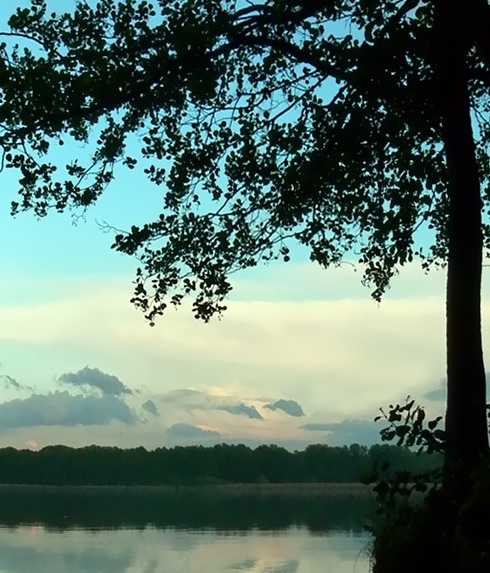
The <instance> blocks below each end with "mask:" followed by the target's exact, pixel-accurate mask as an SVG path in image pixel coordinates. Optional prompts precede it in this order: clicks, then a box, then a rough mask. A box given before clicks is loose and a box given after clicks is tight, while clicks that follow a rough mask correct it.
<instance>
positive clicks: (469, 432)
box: [434, 0, 488, 486]
mask: <svg viewBox="0 0 490 573" xmlns="http://www.w3.org/2000/svg"><path fill="white" fill-rule="evenodd" d="M470 10H471V5H470V3H468V2H467V1H464V0H459V1H453V2H449V1H447V0H438V1H437V2H436V3H435V23H434V26H435V38H436V42H437V52H436V54H437V76H436V81H437V86H438V89H437V90H436V97H437V98H438V100H439V101H438V102H437V103H438V105H439V106H440V109H441V111H442V117H441V120H442V135H443V140H444V147H445V154H446V164H447V172H448V200H449V207H448V220H447V238H448V249H449V251H448V268H447V291H446V296H447V299H446V343H447V389H448V393H447V409H446V435H447V450H446V458H445V480H446V482H451V483H452V484H453V485H457V484H459V485H461V486H462V485H463V483H466V484H468V480H467V478H468V477H469V476H470V475H471V472H472V470H474V469H476V468H477V467H478V466H479V464H480V463H481V460H482V458H483V457H485V456H487V455H488V435H487V425H486V392H485V386H486V383H485V367H484V362H483V349H482V337H481V308H480V306H481V272H482V248H483V247H482V222H481V209H482V201H481V196H480V181H479V172H478V164H477V160H476V154H475V142H474V137H473V131H472V124H471V114H470V97H469V91H468V69H467V56H468V50H469V48H470V45H471V30H470V26H469V18H468V22H467V23H466V22H465V14H466V15H467V14H468V13H469V12H470Z"/></svg>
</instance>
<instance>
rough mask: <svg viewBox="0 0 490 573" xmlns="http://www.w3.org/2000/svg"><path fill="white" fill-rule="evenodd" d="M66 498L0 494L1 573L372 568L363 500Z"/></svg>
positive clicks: (307, 572) (293, 572)
mask: <svg viewBox="0 0 490 573" xmlns="http://www.w3.org/2000/svg"><path fill="white" fill-rule="evenodd" d="M63 495H64V494H58V495H54V494H52V495H48V496H46V495H44V494H43V495H41V494H39V495H37V496H34V497H33V496H32V495H31V496H30V498H29V503H28V505H24V506H23V507H20V505H18V507H19V511H18V516H19V520H18V522H17V523H15V520H14V515H13V514H12V512H10V513H9V512H8V511H7V512H4V511H3V509H5V507H7V508H8V507H9V505H8V504H6V505H2V501H4V500H2V499H1V497H2V496H1V495H0V573H38V572H40V573H41V572H42V573H89V572H90V573H160V572H162V573H225V572H229V573H233V572H235V573H237V572H243V573H247V572H250V573H320V572H322V573H330V572H331V573H368V571H369V561H368V554H367V551H366V548H367V546H368V543H369V538H368V536H367V534H366V533H365V531H364V530H363V528H362V521H363V520H364V518H365V517H366V505H365V500H360V499H355V498H345V499H339V498H338V497H337V498H332V499H330V498H328V497H319V498H314V499H309V498H305V497H304V496H303V497H302V498H300V499H295V498H294V496H287V497H284V498H283V497H280V496H258V497H257V496H238V497H237V496H231V497H227V496H208V495H206V496H202V495H199V496H197V495H188V494H179V495H175V494H174V495H169V496H163V497H162V496H159V497H158V499H156V498H155V496H154V495H153V503H152V504H151V505H150V499H151V497H152V496H149V498H148V499H147V498H146V497H145V496H141V495H139V496H133V497H131V496H127V495H119V496H114V495H105V494H104V495H102V496H101V495H97V496H93V495H90V496H83V495H78V494H77V495H72V494H70V495H67V496H66V497H65V498H64V499H63ZM9 497H10V500H11V501H10V503H11V504H12V498H13V497H15V496H13V495H10V496H9ZM28 497H29V496H28ZM24 498H25V496H24ZM17 501H18V502H19V500H17ZM97 507H98V508H99V510H97V509H96V508H97ZM150 508H153V509H150ZM177 508H179V509H177ZM211 509H212V511H211V512H210V510H211ZM26 510H28V511H27V513H26ZM70 512H71V513H70ZM179 512H181V513H179ZM237 512H241V515H239V514H237ZM123 516H124V520H123V521H124V522H123V521H122V517H123ZM101 520H105V523H103V524H101V523H100V522H101Z"/></svg>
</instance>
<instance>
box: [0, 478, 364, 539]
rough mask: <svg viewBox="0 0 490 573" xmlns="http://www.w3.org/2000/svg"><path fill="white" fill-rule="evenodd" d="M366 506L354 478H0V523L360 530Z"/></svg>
mask: <svg viewBox="0 0 490 573" xmlns="http://www.w3.org/2000/svg"><path fill="white" fill-rule="evenodd" d="M372 510H373V501H372V498H371V495H370V492H369V489H367V488H365V487H363V486H359V485H357V484H277V485H276V484H261V485H250V484H243V485H242V484H230V485H228V486H196V487H180V488H179V487H152V486H128V487H122V486H121V487H119V486H84V487H75V486H60V487H57V486H22V485H3V486H0V525H3V526H7V527H15V526H18V525H27V524H42V525H44V526H45V527H46V528H49V529H52V530H56V531H63V530H67V529H72V528H89V529H91V528H92V529H96V528H103V529H119V528H145V527H148V526H153V527H157V528H167V527H172V528H183V529H214V530H221V531H226V530H242V531H247V530H252V529H259V530H264V531H267V530H282V529H288V528H290V527H293V526H298V527H305V528H307V529H308V530H309V531H310V532H312V533H314V532H318V533H322V534H324V533H327V532H329V531H340V530H343V531H351V532H353V533H362V531H363V530H364V524H365V522H366V520H367V519H369V517H370V515H371V514H372Z"/></svg>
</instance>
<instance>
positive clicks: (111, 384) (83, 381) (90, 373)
mask: <svg viewBox="0 0 490 573" xmlns="http://www.w3.org/2000/svg"><path fill="white" fill-rule="evenodd" d="M59 381H60V382H61V383H62V384H70V385H72V386H77V387H81V386H85V387H87V386H88V387H91V388H98V389H99V390H101V392H102V393H103V394H107V395H113V396H120V395H121V394H132V392H131V390H130V389H129V388H128V387H127V386H125V385H124V384H123V383H122V382H121V381H120V380H119V378H118V377H117V376H111V375H110V374H105V372H101V371H100V370H99V369H98V368H89V367H88V366H85V368H84V369H83V370H79V371H78V372H68V373H67V374H63V375H62V376H61V377H60V379H59Z"/></svg>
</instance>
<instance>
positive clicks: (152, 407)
mask: <svg viewBox="0 0 490 573" xmlns="http://www.w3.org/2000/svg"><path fill="white" fill-rule="evenodd" d="M141 407H142V408H143V410H145V411H146V412H148V413H149V414H152V415H153V416H158V415H159V414H158V408H157V407H156V404H155V402H153V400H147V401H146V402H145V403H144V404H142V405H141Z"/></svg>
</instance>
